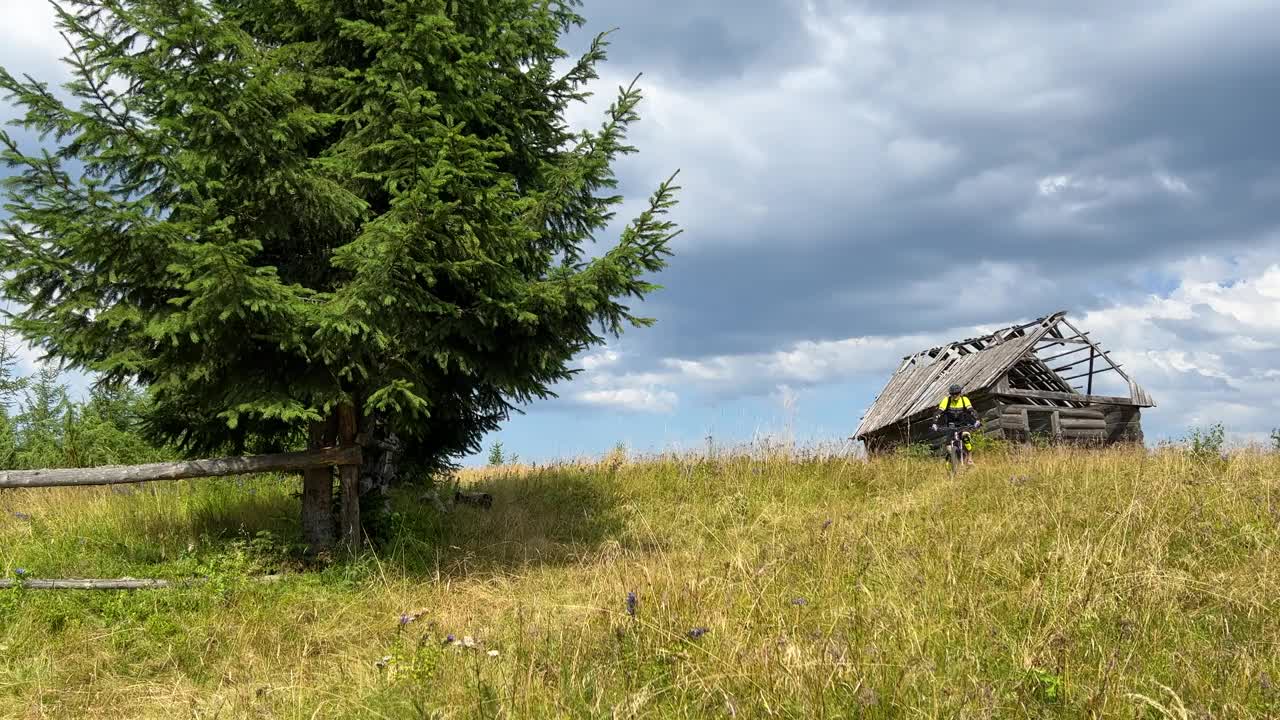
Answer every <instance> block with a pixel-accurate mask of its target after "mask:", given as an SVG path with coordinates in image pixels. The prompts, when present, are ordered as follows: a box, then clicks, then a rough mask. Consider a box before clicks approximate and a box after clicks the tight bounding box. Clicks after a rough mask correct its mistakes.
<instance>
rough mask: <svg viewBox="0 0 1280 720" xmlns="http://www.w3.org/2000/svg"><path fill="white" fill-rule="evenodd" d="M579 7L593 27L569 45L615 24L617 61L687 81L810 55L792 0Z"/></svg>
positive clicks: (612, 0) (613, 55) (617, 2)
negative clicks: (790, 0)
mask: <svg viewBox="0 0 1280 720" xmlns="http://www.w3.org/2000/svg"><path fill="white" fill-rule="evenodd" d="M581 12H582V15H583V16H584V17H585V18H586V19H587V24H586V25H585V26H584V27H583V28H579V29H575V30H574V32H573V33H572V34H570V35H569V36H568V37H567V38H566V46H567V47H569V48H572V49H580V48H582V47H585V46H586V45H587V43H589V41H590V38H591V37H593V36H594V35H595V34H596V33H599V32H603V31H606V30H610V29H615V28H616V32H614V33H613V34H612V35H611V36H610V38H609V43H610V46H609V59H610V62H611V63H617V64H620V65H626V66H637V67H643V68H645V69H646V70H648V71H661V72H665V73H669V74H674V75H678V76H680V77H682V78H684V79H685V80H687V81H713V80H723V79H724V78H727V77H737V76H741V75H742V74H744V73H745V72H747V71H748V70H749V69H752V68H759V67H775V68H776V67H779V66H785V65H790V64H792V63H795V62H797V61H800V60H801V59H803V58H804V56H805V55H806V52H805V45H806V41H807V36H806V34H805V32H804V27H803V22H802V21H803V16H802V15H801V14H800V13H798V12H797V6H796V4H795V3H794V2H788V1H786V0H758V1H756V2H750V3H740V4H739V3H734V4H732V5H726V4H725V3H724V2H719V1H717V0H651V1H649V2H632V1H630V0H602V1H599V2H596V1H592V0H588V2H587V4H586V6H585V7H584V8H583V9H582V11H581Z"/></svg>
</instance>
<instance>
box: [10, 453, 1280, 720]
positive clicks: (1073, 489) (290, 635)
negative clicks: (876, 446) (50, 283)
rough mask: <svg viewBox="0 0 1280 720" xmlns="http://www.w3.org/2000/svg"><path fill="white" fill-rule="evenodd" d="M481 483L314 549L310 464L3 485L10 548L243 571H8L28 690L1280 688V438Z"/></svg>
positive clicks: (1230, 693)
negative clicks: (334, 553)
mask: <svg viewBox="0 0 1280 720" xmlns="http://www.w3.org/2000/svg"><path fill="white" fill-rule="evenodd" d="M463 481H464V483H465V484H468V485H474V486H477V487H481V488H483V489H485V490H487V491H489V492H491V493H493V495H494V496H495V503H494V506H493V508H492V509H491V510H488V511H486V510H483V509H474V508H469V507H459V508H458V509H457V510H456V511H455V512H454V513H453V514H451V515H449V516H444V517H441V516H438V515H436V514H435V513H434V511H432V510H431V509H430V506H429V505H428V504H427V503H425V502H421V501H420V500H418V499H417V498H415V497H414V496H412V495H406V496H405V497H401V498H399V499H398V508H399V513H398V514H397V516H396V518H395V538H396V539H395V541H394V542H392V543H391V544H389V545H388V546H387V547H385V548H383V549H382V550H380V551H379V552H378V553H376V554H373V553H370V554H367V555H366V556H364V557H362V558H360V559H358V560H355V561H342V562H334V563H331V564H329V565H327V566H325V567H322V568H310V569H306V568H303V567H302V566H301V565H300V564H299V562H300V561H299V560H298V559H297V558H298V554H297V552H296V548H294V547H291V546H290V543H289V542H287V541H291V540H292V539H294V538H295V537H296V536H297V533H298V529H297V523H296V519H295V516H296V515H297V509H298V500H297V498H296V497H295V496H294V495H293V493H294V492H295V491H296V483H295V482H291V481H285V480H281V479H275V478H255V479H252V480H246V481H239V482H237V481H234V480H226V481H217V482H211V481H204V482H201V483H190V484H188V483H172V484H168V485H157V486H155V487H154V488H143V489H140V490H135V491H134V492H132V493H129V492H119V491H111V490H96V489H76V490H61V489H60V490H48V491H43V490H41V491H30V490H29V491H20V492H19V491H10V492H7V493H3V494H0V509H2V510H3V517H2V518H0V570H3V571H4V573H5V575H6V576H8V577H14V576H15V574H16V573H17V569H18V568H22V569H23V570H24V571H25V573H26V575H25V576H26V577H32V576H35V577H73V576H79V577H109V576H126V575H130V576H135V577H166V578H183V577H191V576H208V577H210V578H211V581H210V582H208V583H206V584H203V585H199V586H193V587H189V588H181V589H172V590H153V591H138V592H66V591H63V592H54V591H37V590H31V589H20V588H19V589H12V590H0V717H5V718H112V719H113V720H119V719H122V718H178V717H181V718H277V717H278V718H299V719H304V718H305V719H310V718H419V717H447V718H600V717H618V718H624V717H649V718H693V717H697V718H703V717H706V718H845V717H884V718H887V717H1144V718H1146V717H1150V718H1158V717H1170V718H1191V717H1210V716H1211V717H1258V718H1262V717H1277V716H1280V556H1278V554H1277V551H1278V550H1280V455H1274V454H1266V453H1262V452H1242V453H1239V454H1237V455H1234V456H1232V457H1231V458H1230V459H1228V460H1223V459H1221V458H1219V457H1218V456H1217V455H1210V456H1207V457H1206V458H1202V459H1197V458H1195V457H1192V456H1189V455H1188V454H1186V453H1183V452H1179V451H1175V450H1163V451H1160V452H1145V453H1144V452H1142V451H1131V450H1130V451H1107V452H1095V453H1085V452H1071V451H1039V452H1026V453H1018V454H988V455H985V456H982V457H981V458H980V465H979V466H978V467H976V468H974V469H972V470H970V471H969V472H967V473H966V474H964V475H963V476H961V477H958V478H956V479H950V478H948V477H947V475H946V473H945V471H944V470H943V467H942V466H941V465H940V464H939V463H938V462H936V461H926V460H920V459H910V458H894V459H886V460H877V461H874V462H865V461H862V460H857V459H850V458H840V457H825V458H824V457H816V456H815V457H791V456H788V455H787V454H785V453H773V454H768V455H766V454H757V455H756V456H752V455H750V454H742V455H739V456H731V457H723V458H718V459H716V458H712V459H708V458H667V459H661V458H659V459H650V460H645V461H643V462H631V461H627V460H626V459H625V458H623V457H622V456H613V457H610V458H606V459H604V460H602V461H600V462H599V463H595V464H579V465H572V466H571V465H565V466H562V467H556V468H543V469H537V470H529V469H512V468H506V469H496V470H492V471H485V472H477V471H471V472H468V473H465V474H464V476H463ZM304 569H305V570H307V571H306V572H305V573H304V572H301V571H302V570H304ZM269 572H277V573H286V574H287V577H286V578H285V579H283V580H282V581H279V582H275V583H269V584H264V583H258V582H254V581H252V580H251V579H249V578H250V576H252V575H255V574H261V573H269ZM629 593H633V595H631V596H630V597H632V598H634V601H633V602H631V601H629ZM451 639H452V641H451Z"/></svg>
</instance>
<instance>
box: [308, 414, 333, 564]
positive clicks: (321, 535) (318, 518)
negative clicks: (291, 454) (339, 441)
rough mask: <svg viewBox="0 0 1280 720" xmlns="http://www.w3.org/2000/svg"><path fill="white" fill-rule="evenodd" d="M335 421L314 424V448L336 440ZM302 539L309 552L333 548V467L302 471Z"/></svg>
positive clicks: (311, 444) (312, 441)
mask: <svg viewBox="0 0 1280 720" xmlns="http://www.w3.org/2000/svg"><path fill="white" fill-rule="evenodd" d="M333 425H334V423H332V422H316V423H312V424H311V428H310V431H311V437H310V438H309V440H310V442H309V443H308V444H309V446H310V448H311V449H313V450H314V449H317V448H322V447H325V446H326V445H329V444H330V443H333V441H334V435H335V434H336V430H337V429H336V428H335V427H333ZM302 539H303V542H305V543H306V545H307V551H308V552H311V553H318V552H321V551H323V550H328V549H329V548H331V547H333V468H331V467H329V466H324V467H315V468H310V469H308V470H305V471H303V474H302Z"/></svg>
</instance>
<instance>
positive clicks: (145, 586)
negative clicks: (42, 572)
mask: <svg viewBox="0 0 1280 720" xmlns="http://www.w3.org/2000/svg"><path fill="white" fill-rule="evenodd" d="M283 579H284V576H283V575H262V576H259V577H255V578H251V580H254V581H257V582H262V583H269V582H277V581H280V580H283ZM206 582H208V578H189V579H185V580H160V579H153V578H106V579H100V578H66V579H45V578H30V579H26V578H23V579H19V580H0V590H7V589H9V588H13V587H21V588H26V589H28V590H163V589H168V588H177V587H193V586H197V585H201V584H204V583H206Z"/></svg>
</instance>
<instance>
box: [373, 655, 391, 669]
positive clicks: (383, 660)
mask: <svg viewBox="0 0 1280 720" xmlns="http://www.w3.org/2000/svg"><path fill="white" fill-rule="evenodd" d="M390 662H391V656H390V655H383V656H382V657H381V658H379V659H378V661H377V662H375V663H374V666H375V667H377V668H378V669H382V668H384V667H386V666H387V664H388V663H390Z"/></svg>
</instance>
